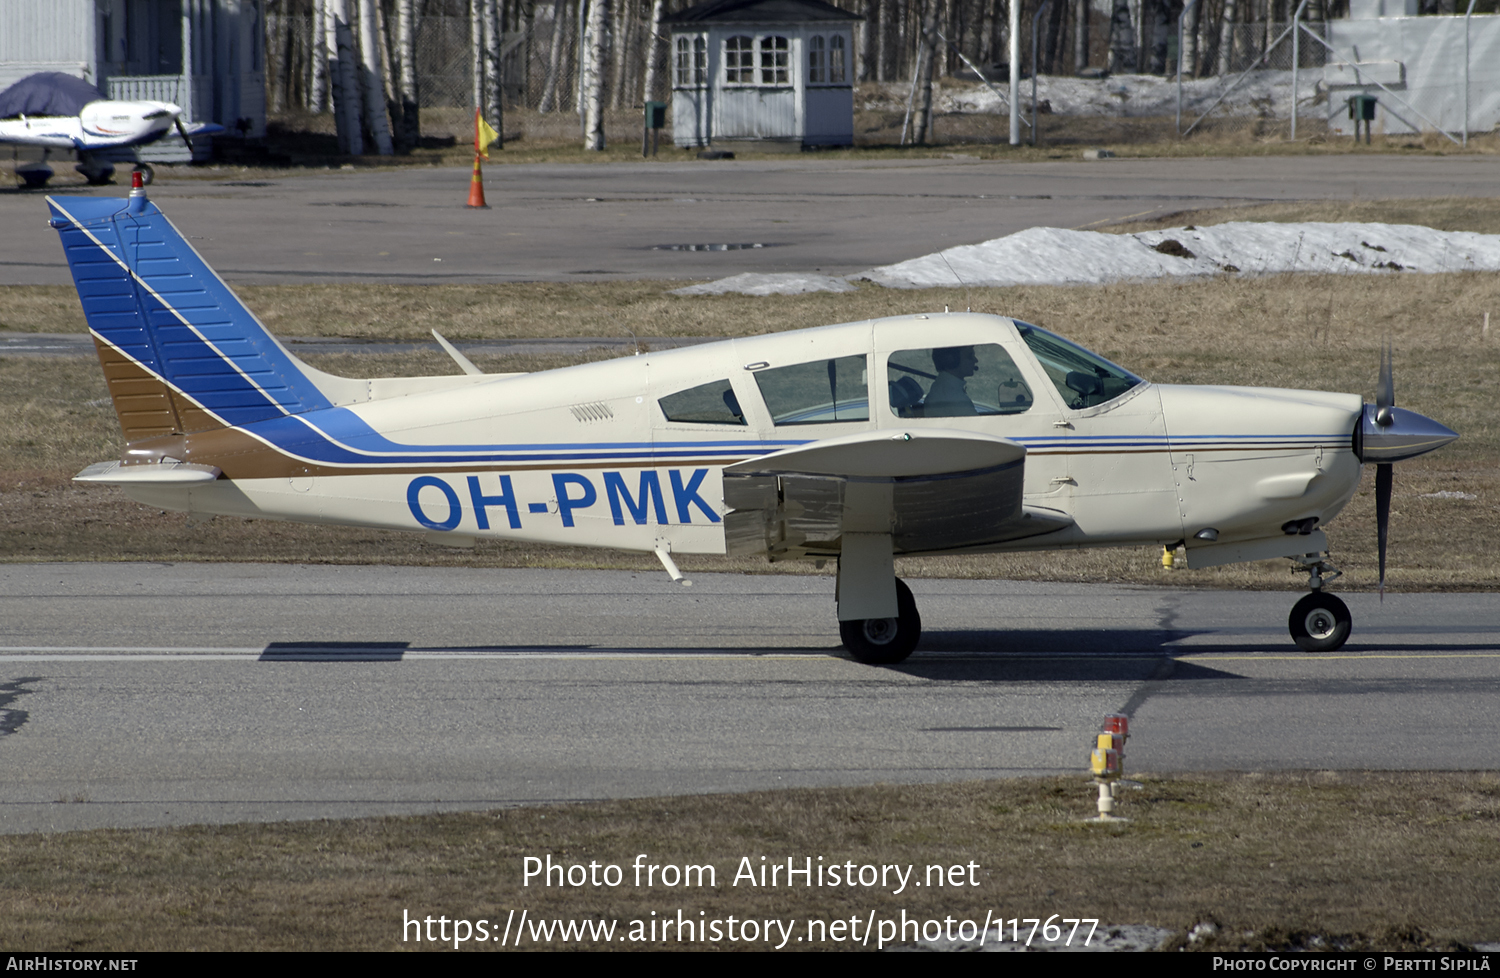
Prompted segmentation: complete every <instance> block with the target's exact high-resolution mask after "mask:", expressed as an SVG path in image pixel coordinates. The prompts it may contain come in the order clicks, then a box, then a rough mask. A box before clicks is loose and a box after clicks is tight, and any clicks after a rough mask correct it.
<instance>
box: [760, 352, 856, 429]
mask: <svg viewBox="0 0 1500 978" xmlns="http://www.w3.org/2000/svg"><path fill="white" fill-rule="evenodd" d="M755 383H756V384H757V385H759V386H760V394H761V397H763V398H765V401H766V408H767V410H769V411H770V412H771V420H772V421H773V422H774V423H776V424H778V425H793V424H829V423H833V422H844V421H868V420H870V391H869V382H868V379H867V376H866V370H865V358H864V357H863V356H856V357H839V358H837V359H835V360H814V361H812V362H811V363H797V364H792V365H791V366H788V367H768V368H766V369H763V370H759V371H757V372H756V374H755Z"/></svg>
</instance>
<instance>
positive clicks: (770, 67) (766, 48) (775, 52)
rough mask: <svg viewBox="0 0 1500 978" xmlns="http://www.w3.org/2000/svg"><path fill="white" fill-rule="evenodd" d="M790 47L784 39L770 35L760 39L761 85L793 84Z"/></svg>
mask: <svg viewBox="0 0 1500 978" xmlns="http://www.w3.org/2000/svg"><path fill="white" fill-rule="evenodd" d="M790 57H791V52H790V45H789V44H788V43H787V39H786V38H784V37H778V36H777V35H775V34H768V35H767V36H765V37H763V38H761V39H760V83H761V84H762V85H788V84H791V78H790V72H789V70H788V67H789V64H790V62H789V60H788V59H789V58H790Z"/></svg>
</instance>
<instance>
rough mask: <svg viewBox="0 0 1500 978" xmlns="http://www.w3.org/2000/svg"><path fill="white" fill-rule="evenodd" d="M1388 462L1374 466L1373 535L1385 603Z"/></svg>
mask: <svg viewBox="0 0 1500 978" xmlns="http://www.w3.org/2000/svg"><path fill="white" fill-rule="evenodd" d="M1394 472H1395V466H1393V465H1391V464H1390V463H1389V462H1385V463H1383V464H1380V465H1377V466H1375V535H1376V538H1377V540H1378V541H1379V549H1380V601H1381V603H1382V604H1384V603H1385V544H1386V539H1387V538H1388V536H1389V534H1390V525H1391V476H1392V475H1393V474H1394Z"/></svg>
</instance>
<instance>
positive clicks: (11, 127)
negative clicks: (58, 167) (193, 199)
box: [0, 99, 224, 187]
mask: <svg viewBox="0 0 1500 978" xmlns="http://www.w3.org/2000/svg"><path fill="white" fill-rule="evenodd" d="M173 129H176V130H177V133H178V134H179V135H181V136H182V139H183V141H184V142H186V143H188V144H189V145H191V144H192V137H194V136H208V135H212V134H214V133H218V132H223V131H224V127H223V126H221V125H218V124H217V123H212V122H193V123H186V122H183V121H182V109H180V108H178V107H177V106H175V105H173V104H172V103H171V102H152V101H133V102H120V101H112V100H108V99H100V100H99V101H97V102H90V103H88V104H87V105H85V106H84V107H83V108H82V110H80V111H79V113H78V114H77V115H70V116H25V115H23V116H20V117H18V118H15V119H0V146H39V147H41V148H42V149H44V150H54V149H70V150H73V151H75V152H76V153H77V154H78V171H79V172H80V173H82V174H83V175H84V177H85V179H87V180H88V182H89V183H92V184H103V183H107V182H109V178H110V177H111V176H113V175H114V172H115V168H114V164H113V163H111V162H110V161H109V160H107V159H105V158H104V157H103V156H102V155H100V154H101V153H103V152H104V151H106V150H115V149H125V148H129V147H132V146H144V145H146V144H147V143H154V142H156V141H157V140H159V139H161V138H163V137H164V136H166V135H168V134H169V133H171V132H172V130H173ZM135 169H136V170H137V171H139V172H141V173H142V174H144V178H145V182H146V183H150V182H151V176H152V172H153V171H152V169H151V165H150V164H149V163H137V164H136V165H135ZM21 176H22V177H23V178H25V179H26V182H27V185H28V186H35V187H41V186H45V185H46V183H47V181H48V180H49V179H50V178H51V176H52V169H51V167H48V166H46V165H45V162H44V163H43V164H41V165H32V166H29V167H26V168H24V169H23V170H22V171H21Z"/></svg>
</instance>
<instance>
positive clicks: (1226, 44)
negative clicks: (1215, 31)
mask: <svg viewBox="0 0 1500 978" xmlns="http://www.w3.org/2000/svg"><path fill="white" fill-rule="evenodd" d="M1235 8H1236V0H1224V15H1223V16H1224V20H1223V23H1222V24H1221V25H1220V27H1219V70H1218V74H1221V75H1227V74H1229V69H1230V67H1231V66H1232V65H1233V64H1234V35H1235V30H1234V18H1235V14H1236V13H1237V11H1236V9H1235Z"/></svg>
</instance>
